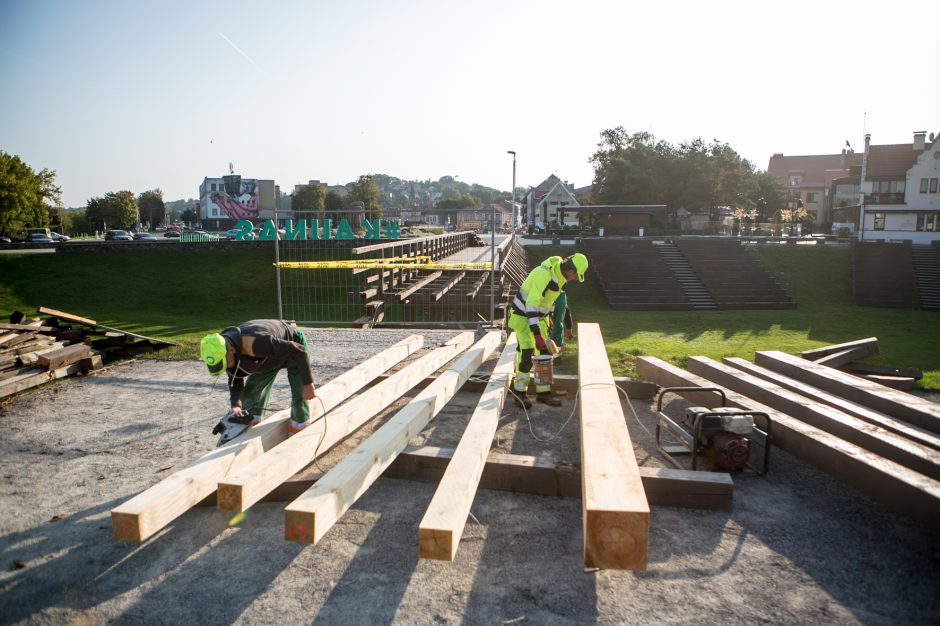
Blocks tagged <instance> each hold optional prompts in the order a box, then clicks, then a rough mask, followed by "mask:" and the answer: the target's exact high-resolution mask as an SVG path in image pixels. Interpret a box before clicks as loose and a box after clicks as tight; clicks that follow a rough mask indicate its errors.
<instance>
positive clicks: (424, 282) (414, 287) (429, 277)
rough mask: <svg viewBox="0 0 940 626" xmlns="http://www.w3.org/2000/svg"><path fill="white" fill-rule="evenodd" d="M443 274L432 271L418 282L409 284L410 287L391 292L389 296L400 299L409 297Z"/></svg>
mask: <svg viewBox="0 0 940 626" xmlns="http://www.w3.org/2000/svg"><path fill="white" fill-rule="evenodd" d="M441 274H443V272H431V273H430V274H428V275H427V276H425V277H423V278H421V279H419V280H418V282H416V283H414V284H411V285H408V287H406V288H405V289H403V290H402V291H398V292H396V293H393V294H389V297H393V298H398V299H399V300H404V299H405V298H407V297H408V296H410V295H411V294H413V293H414V292H416V291H417V290H419V289H421V288H422V287H424V286H425V285H427V284H430V283H432V282H434V281H435V280H437V279H438V278H440V277H441Z"/></svg>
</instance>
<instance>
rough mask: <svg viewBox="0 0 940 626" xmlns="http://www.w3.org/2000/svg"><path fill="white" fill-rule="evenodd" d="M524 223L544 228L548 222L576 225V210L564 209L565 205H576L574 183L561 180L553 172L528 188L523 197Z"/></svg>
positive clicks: (577, 203)
mask: <svg viewBox="0 0 940 626" xmlns="http://www.w3.org/2000/svg"><path fill="white" fill-rule="evenodd" d="M524 204H525V217H526V224H528V225H530V226H535V227H536V228H544V227H545V226H546V225H548V224H553V223H557V224H565V225H567V226H577V225H578V216H577V211H566V210H565V207H578V206H580V203H579V202H578V199H577V198H576V197H575V195H574V185H571V184H569V183H568V181H562V180H561V179H560V178H558V177H557V176H555V175H554V174H552V175H550V176H549V177H548V178H546V179H545V180H543V181H542V182H541V183H539V185H538V186H537V187H534V188H532V189H531V190H529V193H528V194H526V197H525V203H524Z"/></svg>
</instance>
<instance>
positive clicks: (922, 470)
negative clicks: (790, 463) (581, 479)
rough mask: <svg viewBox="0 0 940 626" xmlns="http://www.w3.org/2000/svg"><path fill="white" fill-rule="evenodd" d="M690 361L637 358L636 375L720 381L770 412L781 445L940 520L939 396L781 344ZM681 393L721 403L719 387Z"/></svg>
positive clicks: (893, 502)
mask: <svg viewBox="0 0 940 626" xmlns="http://www.w3.org/2000/svg"><path fill="white" fill-rule="evenodd" d="M854 349H855V348H845V350H854ZM842 351H843V350H838V349H837V350H836V351H835V352H833V354H836V353H839V352H842ZM687 367H688V371H685V370H682V369H680V368H678V367H675V366H673V365H671V364H669V363H666V362H664V361H661V360H659V359H656V358H653V357H639V358H638V359H637V372H638V374H639V375H640V376H642V377H644V378H646V379H647V380H650V381H652V382H655V383H657V384H659V385H660V386H662V387H718V388H720V389H722V390H723V391H724V393H725V394H726V397H727V400H728V405H730V406H734V407H739V408H741V409H744V410H749V411H761V412H765V413H767V414H768V415H770V417H771V419H772V420H773V428H772V443H773V445H776V446H777V447H779V448H781V449H783V450H786V451H787V452H789V453H790V454H792V455H793V456H795V457H797V458H800V459H802V460H803V461H805V462H806V463H808V464H810V465H812V466H814V467H816V468H818V469H820V470H822V471H824V472H826V473H828V474H830V475H832V476H833V477H835V478H836V479H838V480H840V481H842V482H845V483H846V484H848V485H851V486H852V487H854V488H856V489H858V490H859V491H861V492H862V493H865V494H867V495H868V496H870V497H871V498H873V499H875V500H877V501H880V502H882V503H883V504H885V505H887V506H889V507H891V508H893V509H895V510H896V511H899V512H901V513H903V514H906V515H909V516H910V517H913V518H915V519H917V520H919V521H921V522H923V523H924V524H926V525H927V526H929V527H931V528H933V529H940V516H938V515H937V512H938V511H940V404H935V403H932V402H929V401H927V400H924V399H922V398H919V397H917V396H914V395H911V394H908V393H905V392H903V391H898V390H895V389H891V388H888V387H885V386H884V385H881V384H878V383H875V382H873V381H871V380H866V379H864V378H860V377H858V376H853V375H850V374H847V373H844V372H841V371H839V370H836V369H834V368H832V367H829V366H827V365H820V364H819V363H818V362H814V361H810V360H808V359H801V358H798V357H795V356H792V355H789V354H785V353H783V352H778V351H765V352H757V354H756V357H755V363H750V362H748V361H745V360H742V359H737V358H725V359H723V362H722V363H718V362H716V361H713V360H711V359H708V358H706V357H690V358H689V359H688V362H687ZM680 395H682V396H684V397H685V398H686V399H687V400H689V401H691V402H694V403H695V404H697V405H704V406H708V407H716V406H720V405H721V400H720V397H719V395H718V394H717V393H714V394H703V393H702V392H697V393H694V392H693V393H685V392H680Z"/></svg>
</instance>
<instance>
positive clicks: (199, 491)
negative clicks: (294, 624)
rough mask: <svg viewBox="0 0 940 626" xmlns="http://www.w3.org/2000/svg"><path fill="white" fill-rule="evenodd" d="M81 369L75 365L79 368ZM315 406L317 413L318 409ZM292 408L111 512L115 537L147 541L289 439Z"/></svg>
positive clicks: (354, 378)
mask: <svg viewBox="0 0 940 626" xmlns="http://www.w3.org/2000/svg"><path fill="white" fill-rule="evenodd" d="M422 345H424V339H423V338H422V337H420V336H418V335H411V336H410V337H407V338H406V339H404V340H402V341H400V342H398V343H397V344H395V345H394V346H392V347H391V348H388V349H386V350H383V351H382V352H380V353H379V354H377V355H375V356H374V357H372V358H370V359H367V360H366V361H363V362H362V363H360V364H359V365H358V366H356V367H354V368H353V369H351V370H349V371H347V372H344V373H343V374H341V375H339V376H337V377H336V378H335V379H333V380H331V381H330V382H328V383H326V384H325V385H323V386H322V387H320V388H319V389H318V390H317V397H318V398H319V401H316V402H314V403H313V404H312V406H311V418H312V419H315V418H316V417H317V416H318V415H322V414H323V412H324V411H329V410H330V409H332V408H334V407H336V406H337V405H339V404H340V403H341V402H343V401H344V400H346V398H348V397H350V396H351V395H352V394H354V393H355V392H356V391H358V390H359V389H361V388H362V387H363V386H365V385H366V384H368V383H369V382H370V381H371V380H372V379H374V378H375V377H376V376H378V375H379V374H381V373H382V372H384V371H385V370H387V369H388V368H390V367H392V366H393V365H395V364H396V363H398V362H399V361H401V360H402V359H404V358H405V357H407V356H408V355H410V354H411V353H412V352H414V351H415V350H418V349H419V348H420V347H421V346H422ZM76 367H77V366H76ZM314 407H315V408H316V411H319V413H317V412H316V411H314ZM289 419H290V409H289V408H287V409H284V410H282V411H278V412H276V413H274V414H272V415H270V416H268V417H267V418H266V419H264V420H263V421H262V422H261V423H260V424H259V425H257V426H255V427H254V428H252V429H251V430H250V431H249V432H247V433H245V434H244V435H242V436H241V437H239V438H238V439H235V440H234V441H230V442H229V443H228V444H226V445H224V446H222V447H220V448H218V449H216V450H213V451H212V452H209V453H208V454H206V455H205V456H203V457H202V458H200V459H197V460H196V461H195V462H194V463H192V464H191V465H189V466H188V467H185V468H183V469H182V470H180V471H178V472H176V473H174V474H172V475H170V476H168V477H167V478H165V479H163V480H162V481H160V482H159V483H157V484H156V485H154V486H153V487H151V488H149V489H147V490H146V491H143V492H142V493H140V494H138V495H136V496H134V497H133V498H131V499H130V500H128V501H127V502H124V503H123V504H121V505H119V506H118V507H116V508H114V509H112V510H111V526H112V529H113V532H114V538H115V539H117V540H119V541H144V540H145V539H147V538H148V537H151V536H153V534H154V533H156V532H157V531H159V530H160V529H161V528H163V527H164V526H166V525H167V524H169V523H170V522H172V521H173V520H174V519H176V518H177V517H179V516H180V515H182V514H183V513H185V512H186V511H187V510H188V509H189V508H190V507H192V506H193V505H195V504H197V503H198V502H199V501H200V500H202V499H204V498H205V497H206V496H208V495H210V494H212V493H214V492H215V490H216V485H217V484H218V482H219V481H220V480H221V479H223V478H224V477H225V475H226V474H228V473H229V472H232V471H237V469H238V468H240V467H241V466H242V465H244V464H246V463H248V462H250V461H251V460H253V459H254V458H256V457H257V456H260V455H261V454H263V453H264V451H265V450H269V449H271V448H272V447H273V446H275V445H276V444H278V443H280V442H281V441H283V440H284V439H285V438H286V437H287V421H288V420H289Z"/></svg>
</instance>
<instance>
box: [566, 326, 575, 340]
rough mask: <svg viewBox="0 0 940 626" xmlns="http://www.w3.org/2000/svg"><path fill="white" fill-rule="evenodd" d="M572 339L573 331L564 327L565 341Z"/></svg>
mask: <svg viewBox="0 0 940 626" xmlns="http://www.w3.org/2000/svg"><path fill="white" fill-rule="evenodd" d="M573 340H574V333H573V332H571V329H570V328H566V329H565V341H573Z"/></svg>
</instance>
